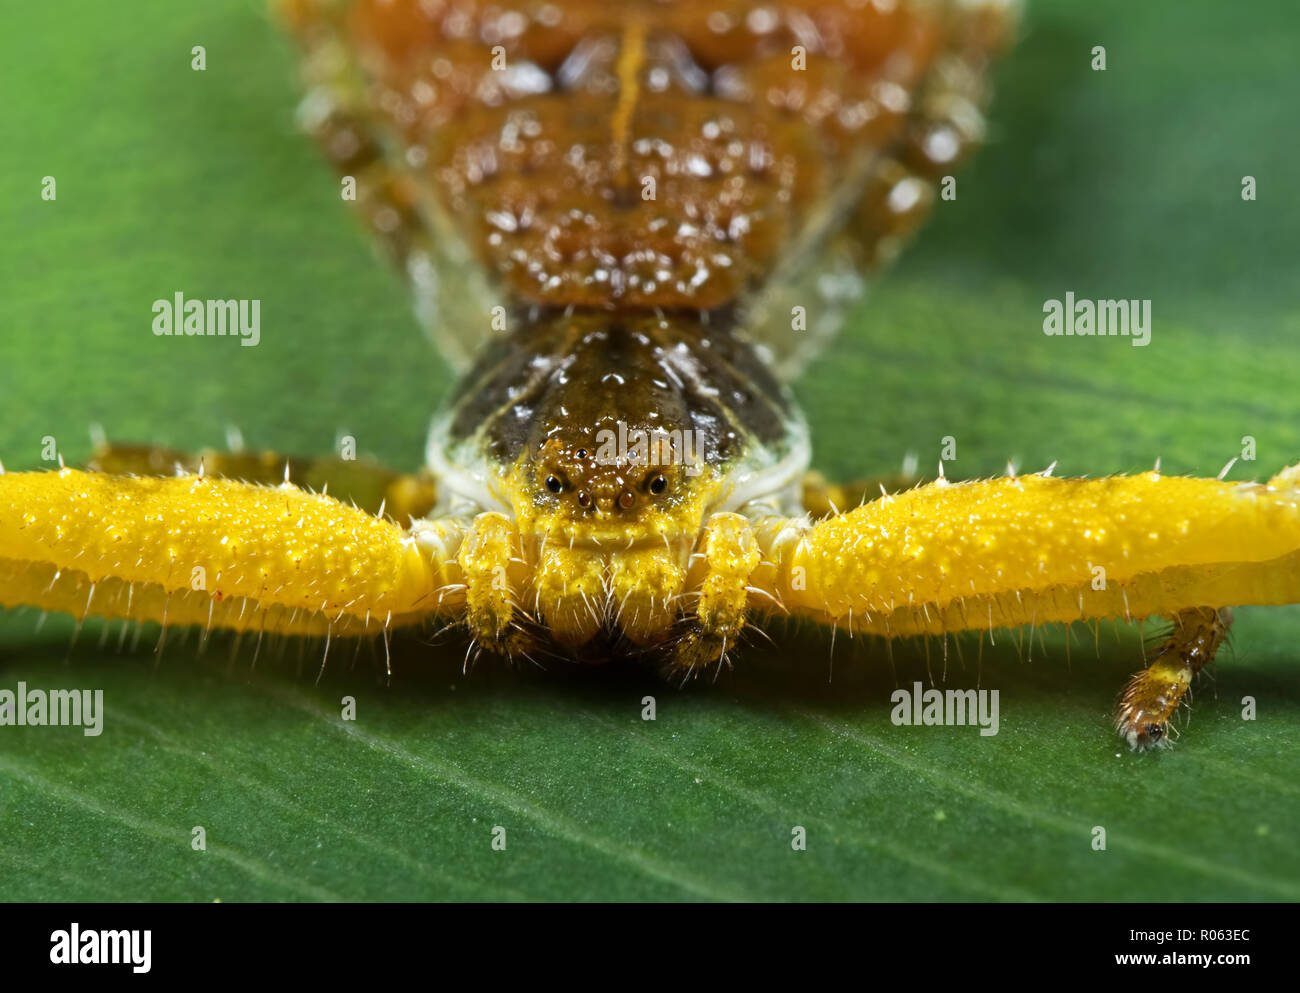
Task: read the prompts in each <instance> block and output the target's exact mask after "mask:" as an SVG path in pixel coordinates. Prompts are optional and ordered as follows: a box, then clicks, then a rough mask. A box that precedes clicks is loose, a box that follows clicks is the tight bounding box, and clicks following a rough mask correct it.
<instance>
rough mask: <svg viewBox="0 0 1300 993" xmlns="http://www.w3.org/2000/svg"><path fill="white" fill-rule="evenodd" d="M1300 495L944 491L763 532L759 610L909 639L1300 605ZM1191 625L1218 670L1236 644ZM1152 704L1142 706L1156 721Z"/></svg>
mask: <svg viewBox="0 0 1300 993" xmlns="http://www.w3.org/2000/svg"><path fill="white" fill-rule="evenodd" d="M1298 484H1300V466H1297V467H1292V468H1290V469H1288V470H1285V471H1284V472H1282V473H1279V474H1278V475H1277V476H1275V477H1274V478H1273V479H1272V480H1270V481H1269V483H1267V484H1263V485H1261V484H1254V483H1228V482H1222V481H1219V480H1212V479H1187V478H1181V477H1162V476H1160V475H1159V474H1158V473H1154V472H1153V473H1147V474H1145V475H1142V476H1132V477H1112V478H1107V479H1073V480H1067V479H1053V478H1050V477H1045V476H1042V475H1036V476H1022V477H1019V478H1007V479H996V480H986V481H979V482H966V483H945V482H942V481H940V482H935V483H931V484H929V485H927V486H923V487H920V488H918V489H914V490H909V491H908V492H906V493H901V494H897V495H894V496H889V497H882V498H881V499H879V500H876V501H875V502H873V503H870V504H867V505H865V506H862V507H859V508H858V509H856V510H853V511H850V512H849V513H846V514H841V515H839V516H837V517H833V518H830V519H829V520H825V521H822V522H821V523H818V524H816V525H813V526H811V527H802V526H800V525H799V523H798V522H795V521H785V520H773V521H770V522H766V523H764V524H763V525H761V526H760V527H759V528H758V536H759V544H760V546H761V547H762V548H763V552H764V557H765V560H766V561H765V563H764V565H763V567H762V568H761V569H759V570H757V571H756V573H755V575H754V576H753V577H752V578H751V587H752V588H753V591H754V592H753V593H752V594H751V601H750V605H751V606H752V607H755V608H758V609H763V608H765V607H767V608H769V609H770V601H771V600H773V599H774V600H778V601H780V603H781V604H782V605H783V606H784V607H785V608H786V609H787V610H788V611H790V612H791V613H795V614H799V615H802V616H807V617H812V618H815V619H817V620H819V621H822V622H824V623H828V624H836V625H839V626H842V627H847V628H849V629H850V630H853V631H865V632H870V633H874V634H881V635H886V636H895V635H911V634H940V633H943V632H947V631H961V630H968V629H981V628H989V629H992V628H1000V627H1016V626H1019V625H1023V624H1033V623H1040V622H1048V621H1057V622H1070V621H1076V620H1081V619H1087V618H1128V619H1131V618H1139V617H1146V616H1149V615H1152V614H1159V615H1165V616H1174V615H1180V614H1181V613H1182V612H1184V611H1198V610H1203V609H1210V610H1213V609H1215V608H1219V607H1224V606H1229V605H1237V604H1282V603H1294V602H1297V601H1300V486H1298ZM1189 616H1191V617H1192V619H1191V620H1187V621H1180V624H1179V629H1178V630H1179V631H1180V632H1182V633H1181V634H1176V637H1175V640H1176V642H1177V644H1175V645H1174V647H1173V648H1172V650H1171V651H1172V655H1174V656H1178V655H1179V654H1180V653H1183V654H1185V650H1186V648H1187V646H1188V645H1195V646H1196V652H1197V656H1198V658H1200V660H1201V664H1203V663H1204V661H1207V660H1208V658H1209V657H1210V655H1212V653H1213V650H1214V649H1215V648H1217V647H1218V644H1219V642H1220V641H1221V640H1222V632H1221V631H1220V632H1219V633H1218V634H1217V635H1215V634H1214V633H1213V631H1214V630H1215V628H1214V625H1213V624H1211V625H1209V626H1208V630H1209V633H1207V625H1206V624H1204V623H1200V622H1197V621H1196V620H1195V617H1199V616H1200V615H1194V616H1193V615H1189ZM1164 654H1165V655H1169V654H1170V652H1168V651H1167V652H1166V653H1164ZM1185 662H1186V659H1185V658H1184V659H1182V661H1181V662H1179V663H1178V664H1177V667H1178V668H1180V669H1184V668H1188V666H1186V665H1184V664H1183V663H1185ZM1157 664H1158V665H1168V664H1172V663H1161V662H1160V661H1159V660H1158V662H1157ZM1197 667H1199V665H1198V666H1197ZM1193 671H1194V670H1193ZM1161 673H1163V669H1161V670H1160V671H1159V672H1157V673H1156V674H1154V675H1153V676H1152V677H1150V679H1149V680H1147V681H1146V682H1145V683H1144V684H1143V685H1144V686H1148V687H1149V686H1152V685H1155V684H1156V683H1157V682H1158V680H1159V678H1160V676H1161ZM1188 678H1190V674H1189V677H1188ZM1157 695H1159V694H1157ZM1148 696H1149V694H1147V693H1146V692H1145V690H1144V691H1142V692H1139V693H1138V694H1137V696H1136V697H1134V698H1133V699H1131V700H1130V705H1132V704H1133V700H1137V702H1138V703H1139V704H1141V705H1142V706H1143V707H1144V708H1146V709H1154V707H1150V706H1148V704H1147V702H1146V701H1147V698H1148ZM1177 696H1178V697H1181V692H1180V693H1178V694H1177ZM1168 702H1171V703H1172V706H1173V707H1176V706H1177V699H1172V698H1171V699H1170V701H1168ZM1170 713H1172V709H1171V710H1170ZM1161 720H1167V715H1166V716H1165V717H1164V718H1163V719H1161V718H1157V720H1156V722H1157V723H1159V722H1160V721H1161ZM1162 730H1163V726H1162Z"/></svg>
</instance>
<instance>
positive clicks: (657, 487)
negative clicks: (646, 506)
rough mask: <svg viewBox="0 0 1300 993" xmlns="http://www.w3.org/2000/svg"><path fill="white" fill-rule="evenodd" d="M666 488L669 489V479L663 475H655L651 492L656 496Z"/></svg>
mask: <svg viewBox="0 0 1300 993" xmlns="http://www.w3.org/2000/svg"><path fill="white" fill-rule="evenodd" d="M666 489H668V480H666V479H664V477H663V476H655V478H654V479H652V480H650V492H651V493H654V494H655V495H656V496H657V495H659V494H660V493H662V492H663V491H664V490H666Z"/></svg>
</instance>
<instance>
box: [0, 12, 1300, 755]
mask: <svg viewBox="0 0 1300 993" xmlns="http://www.w3.org/2000/svg"><path fill="white" fill-rule="evenodd" d="M280 6H281V7H282V10H283V13H284V16H285V19H286V21H287V22H288V24H289V26H290V27H291V29H292V30H293V32H294V33H295V34H296V35H297V36H298V38H299V40H300V41H301V43H302V47H303V52H304V59H303V65H304V70H305V76H306V79H307V85H308V96H307V98H306V99H305V100H304V102H303V105H302V111H301V118H302V123H303V125H304V126H305V127H306V129H307V130H308V131H310V132H311V133H313V134H314V135H315V136H316V137H317V138H318V139H319V141H320V142H321V144H322V146H323V148H324V149H325V152H326V155H327V157H328V158H329V159H330V160H331V161H332V162H333V164H334V165H335V166H336V167H337V168H338V170H339V172H340V174H341V175H342V177H343V182H344V190H345V193H346V191H347V190H349V189H352V190H353V192H354V193H355V198H356V200H357V203H358V206H359V207H360V209H361V212H362V215H363V217H364V218H365V219H366V220H367V222H368V223H369V225H370V227H371V229H372V231H373V233H374V235H375V237H376V239H377V242H378V244H379V245H381V246H382V247H383V248H384V250H385V251H386V252H387V253H388V254H389V255H390V256H391V257H392V258H393V259H394V260H395V261H396V262H397V263H398V265H399V267H400V269H401V271H402V272H404V273H405V274H406V276H407V277H408V279H409V281H410V284H411V288H412V291H413V294H414V297H415V300H416V304H417V312H418V313H419V315H420V317H421V319H422V320H423V322H424V323H425V325H426V327H427V328H428V329H429V331H430V332H431V333H432V334H433V335H434V336H435V338H436V339H437V341H438V343H439V344H440V345H441V347H442V349H443V352H444V354H445V355H446V357H447V359H448V361H450V362H451V363H452V364H453V365H455V366H457V367H458V368H459V369H461V370H462V371H463V373H464V374H463V376H462V379H461V382H460V385H459V387H458V388H457V390H456V391H455V392H454V393H453V395H452V396H451V397H449V398H448V400H447V402H446V403H445V404H444V406H443V408H442V410H441V412H440V413H439V414H438V415H437V417H436V419H435V421H434V424H433V427H432V430H431V432H430V436H429V444H428V448H427V451H426V458H425V463H426V468H425V470H424V471H422V472H421V473H420V474H418V475H415V476H400V475H397V474H394V473H388V472H385V471H383V470H380V469H378V468H374V467H370V468H366V467H364V466H359V465H358V464H356V463H350V464H345V463H337V462H308V463H300V464H297V465H285V464H284V463H282V462H281V461H280V460H278V459H276V458H274V457H270V456H267V457H257V456H245V455H238V454H236V455H218V454H215V453H209V454H208V455H207V456H205V457H202V458H189V457H186V456H184V455H180V454H177V453H165V452H159V451H153V450H149V449H133V448H125V447H121V446H109V447H106V448H105V449H103V450H102V451H100V452H98V453H97V455H96V459H95V461H94V463H93V464H92V471H82V470H77V469H71V468H60V469H59V470H57V471H51V472H43V473H28V472H17V473H9V474H6V475H0V604H3V605H20V604H26V605H32V606H35V607H39V608H43V609H46V610H57V611H64V612H67V613H70V614H73V615H74V616H78V617H85V616H87V615H89V614H96V615H100V616H107V617H116V618H123V619H125V620H129V621H150V622H156V623H159V624H161V625H163V628H164V631H165V630H166V629H167V627H169V626H175V625H198V626H202V627H204V628H205V629H218V628H221V629H230V630H235V631H246V632H254V633H256V634H258V635H260V634H262V633H265V632H271V633H276V634H287V635H303V636H324V637H326V638H330V639H332V638H336V637H367V636H370V637H383V638H384V639H385V644H387V639H388V636H389V633H390V632H392V631H394V630H397V629H400V628H409V627H416V626H418V625H421V624H423V623H425V622H426V621H428V620H430V619H434V618H447V619H451V620H453V621H455V622H457V623H460V624H462V625H463V627H464V628H465V630H466V631H467V633H468V635H469V637H470V638H471V639H472V642H473V643H474V644H476V645H478V646H479V647H480V648H481V649H482V650H486V651H491V652H496V653H499V654H502V655H506V656H512V657H513V656H516V655H528V654H529V653H531V652H532V651H533V650H534V649H535V648H538V647H542V646H546V647H547V650H554V651H556V652H557V653H560V654H565V655H568V656H570V657H572V658H575V659H579V660H587V661H600V660H603V659H605V658H608V657H610V656H611V655H617V654H638V655H639V654H646V655H654V656H655V657H657V658H659V659H661V660H662V663H663V665H664V666H665V667H666V668H667V669H668V670H669V672H670V673H671V674H673V675H674V676H677V677H680V678H682V679H686V678H689V677H690V676H692V675H695V674H698V673H700V672H702V671H706V670H708V669H710V668H711V667H714V666H717V665H719V664H722V663H723V662H726V661H729V660H730V658H731V656H732V654H734V650H735V646H736V645H737V643H738V641H739V640H740V639H741V637H742V636H743V634H744V632H745V631H746V629H747V627H749V626H750V625H752V624H754V623H756V621H759V620H761V618H762V617H763V616H770V615H778V616H792V617H801V618H807V619H810V620H813V621H815V622H818V623H820V624H824V625H827V626H832V627H835V628H839V629H845V630H848V631H851V632H853V633H871V634H876V635H881V636H884V637H887V638H893V637H903V636H911V635H932V634H946V633H948V632H957V631H968V630H975V631H983V630H993V629H995V628H1002V627H1013V626H1019V625H1025V624H1035V623H1039V624H1041V623H1047V622H1064V623H1069V622H1072V621H1078V620H1089V619H1098V618H1125V619H1135V618H1142V617H1146V616H1149V615H1152V614H1159V615H1164V616H1168V617H1170V618H1172V620H1173V627H1172V631H1171V633H1170V635H1169V636H1168V638H1167V640H1166V641H1165V643H1164V644H1163V646H1162V647H1161V648H1160V650H1159V651H1158V652H1157V654H1156V658H1155V660H1154V661H1153V662H1152V663H1151V665H1150V666H1149V667H1148V668H1146V669H1145V670H1143V671H1142V672H1140V673H1138V674H1137V675H1136V676H1135V677H1134V678H1133V679H1132V681H1131V682H1130V683H1129V684H1128V686H1127V688H1126V689H1125V690H1124V692H1123V695H1122V697H1121V699H1120V703H1119V707H1118V711H1117V715H1116V727H1117V729H1118V730H1119V732H1120V734H1121V735H1122V736H1123V737H1124V739H1125V740H1127V741H1128V742H1129V744H1130V745H1132V746H1133V747H1135V748H1142V747H1148V746H1151V745H1155V744H1163V743H1164V742H1165V741H1167V739H1168V730H1169V722H1170V719H1171V717H1172V715H1173V714H1174V713H1175V711H1176V710H1177V708H1178V706H1179V703H1180V701H1181V700H1182V699H1183V697H1184V695H1185V693H1186V690H1187V688H1188V686H1189V685H1190V682H1191V679H1192V677H1193V676H1194V675H1195V673H1196V672H1197V671H1198V670H1199V669H1200V668H1202V667H1203V666H1204V665H1205V664H1207V663H1208V662H1209V661H1211V660H1212V658H1213V656H1214V654H1215V652H1216V650H1217V649H1218V648H1219V646H1220V644H1221V643H1222V641H1223V639H1224V637H1225V635H1226V632H1227V628H1228V625H1229V623H1230V615H1229V613H1228V612H1227V610H1226V607H1227V606H1228V605H1235V604H1280V603H1292V602H1296V601H1298V600H1300V568H1298V566H1300V506H1298V500H1300V467H1292V468H1290V469H1286V470H1283V471H1281V472H1279V473H1278V474H1277V475H1276V476H1274V477H1273V478H1272V479H1270V480H1269V481H1268V482H1266V483H1235V482H1225V481H1222V480H1217V479H1188V478H1181V477H1165V476H1162V475H1161V474H1160V473H1159V472H1158V471H1156V472H1151V473H1146V474H1143V475H1139V476H1132V477H1111V478H1103V479H1059V478H1056V477H1054V476H1053V475H1052V474H1051V472H1050V471H1044V472H1042V473H1038V474H1034V475H1024V476H1014V475H1009V476H1008V477H1006V478H999V479H987V480H973V481H965V482H950V481H948V480H945V479H942V478H940V479H938V480H935V481H933V482H930V483H927V484H924V485H917V486H914V487H911V488H906V489H901V490H900V489H899V488H897V487H893V488H892V491H891V489H890V488H886V487H883V486H882V487H880V495H878V496H877V495H876V493H875V492H874V490H875V487H874V486H871V485H869V484H857V485H851V486H829V485H827V484H825V483H824V482H822V481H821V480H820V479H819V478H818V477H814V476H809V475H808V468H809V461H810V452H811V448H810V444H809V439H808V431H807V427H806V424H805V422H804V420H803V418H802V416H801V415H800V413H799V411H798V409H797V407H796V405H795V404H794V401H793V399H792V397H791V395H790V393H789V391H788V389H787V386H786V382H787V381H788V380H789V379H790V378H792V377H793V376H794V374H795V373H796V372H797V371H798V369H799V368H800V367H801V365H802V364H803V362H804V360H805V359H806V358H807V356H808V354H809V352H810V346H811V345H812V344H815V343H816V342H819V341H823V340H825V339H826V338H827V337H828V335H829V333H830V332H831V331H833V330H834V328H835V326H837V324H838V323H839V320H840V317H841V315H842V314H843V313H844V312H845V310H846V308H847V307H848V305H849V304H850V303H851V302H852V301H853V300H854V299H855V298H856V297H857V295H858V294H859V292H860V289H861V284H862V277H863V276H864V275H866V274H868V273H870V272H871V271H873V270H875V269H877V268H878V267H880V266H881V265H882V264H884V263H886V262H888V261H889V260H890V259H891V258H893V256H894V255H895V254H896V253H897V251H898V248H899V245H900V244H901V243H902V241H903V240H905V238H906V237H907V236H908V235H909V234H910V232H911V231H912V230H913V229H914V228H915V227H916V225H917V224H918V223H919V221H920V220H921V219H922V218H923V217H924V215H925V213H926V210H927V208H928V206H929V205H930V204H931V202H932V201H933V199H934V192H933V191H934V188H935V187H936V186H937V185H939V184H940V183H941V182H943V181H946V180H947V179H948V178H950V173H951V171H952V170H953V168H954V167H955V166H956V164H957V163H958V161H959V160H960V159H961V158H962V157H963V156H964V155H965V153H966V152H967V151H968V150H970V149H971V148H973V147H974V146H975V145H976V144H978V142H979V140H980V138H981V135H982V131H983V117H982V114H981V108H982V106H983V105H984V103H985V97H986V88H987V87H986V84H985V81H984V80H985V69H986V66H987V64H988V62H989V61H990V59H991V57H992V56H993V54H994V53H995V52H996V51H997V50H999V49H1000V48H1001V47H1002V46H1003V44H1004V42H1005V41H1006V39H1007V38H1008V36H1009V35H1010V33H1011V31H1012V29H1013V26H1014V17H1013V13H1014V4H1012V3H1008V2H1000V0H986V2H972V0H963V2H960V3H955V2H954V3H946V2H939V0H934V2H905V3H898V4H862V3H834V2H830V0H817V2H814V0H787V2H783V3H778V4H775V5H772V4H764V5H762V7H761V9H760V8H757V7H755V8H754V9H753V10H751V9H750V8H751V6H753V5H749V4H745V3H742V2H738V0H709V2H705V3H700V2H695V0H693V2H687V3H679V4H670V3H657V4H648V3H647V4H643V3H629V4H624V5H617V4H609V3H606V2H604V0H573V2H570V3H565V4H563V5H552V4H544V5H537V4H511V3H493V4H477V3H473V2H466V3H463V4H456V5H441V4H436V3H421V2H417V0H382V2H381V0H356V2H333V0H283V2H282V3H281V5H280ZM750 14H753V15H754V16H748V15H750ZM737 15H745V16H737ZM349 184H350V185H349ZM627 439H636V440H635V441H634V442H633V443H632V444H631V445H630V446H629V445H628V444H627V443H626V440H627ZM614 441H616V442H617V443H613V444H611V442H614ZM173 466H176V467H177V468H176V471H175V472H174V473H173V471H172V470H173ZM281 474H283V475H281ZM326 489H328V495H327V493H326ZM841 507H844V508H853V509H847V510H844V511H840V510H839V509H838V508H841Z"/></svg>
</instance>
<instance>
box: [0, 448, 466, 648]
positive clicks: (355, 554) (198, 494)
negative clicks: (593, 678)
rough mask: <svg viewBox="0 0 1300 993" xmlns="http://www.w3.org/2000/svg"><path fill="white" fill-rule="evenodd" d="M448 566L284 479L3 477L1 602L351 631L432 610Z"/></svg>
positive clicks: (168, 619)
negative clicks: (273, 482)
mask: <svg viewBox="0 0 1300 993" xmlns="http://www.w3.org/2000/svg"><path fill="white" fill-rule="evenodd" d="M446 565H447V563H445V562H441V561H438V560H437V557H436V555H435V554H434V553H433V551H432V550H431V549H430V548H429V547H428V546H427V545H424V544H422V543H420V542H418V541H416V540H415V539H414V538H413V537H412V535H411V534H410V533H409V532H407V531H405V530H403V529H402V528H399V527H398V526H397V525H395V524H393V523H392V522H391V521H387V520H382V519H380V518H376V517H372V516H371V515H369V514H367V513H364V512H363V511H360V510H357V509H355V508H353V507H350V506H348V505H346V504H342V503H340V502H339V501H337V500H335V499H333V498H332V497H327V496H323V495H321V494H315V493H306V492H304V491H302V490H300V489H298V488H296V487H294V486H287V485H281V486H275V487H271V486H253V485H249V484H246V483H237V482H234V481H231V480H224V479H211V478H207V477H204V476H199V475H188V476H176V477H172V478H168V479H151V478H133V477H122V476H109V475H103V474H100V473H87V472H79V471H77V470H75V469H61V470H58V471H55V472H19V473H8V474H0V605H5V606H15V605H19V604H27V605H31V606H34V607H40V608H43V609H47V610H61V611H68V612H70V613H73V614H74V615H76V616H82V617H84V616H86V615H87V614H96V615H99V616H108V617H121V618H128V619H132V620H141V621H155V622H158V623H161V624H202V625H205V626H210V627H227V628H233V629H236V630H250V629H253V630H266V631H272V632H282V633H294V634H325V633H329V632H334V633H340V634H342V633H349V634H359V633H363V632H367V631H369V632H378V631H382V630H386V629H387V628H388V627H390V626H393V625H397V624H412V623H417V622H419V621H420V620H422V619H423V618H424V617H426V616H428V615H431V614H433V613H435V612H436V611H438V610H439V609H440V605H441V598H440V588H441V587H442V586H443V585H444V583H445V582H446V579H447V577H446V572H445V567H446Z"/></svg>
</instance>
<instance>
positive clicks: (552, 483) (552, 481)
mask: <svg viewBox="0 0 1300 993" xmlns="http://www.w3.org/2000/svg"><path fill="white" fill-rule="evenodd" d="M546 488H547V489H548V490H550V491H551V492H552V493H559V492H560V491H561V490H562V489H564V484H563V483H561V482H560V481H559V480H558V479H556V478H555V477H554V476H547V477H546Z"/></svg>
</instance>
